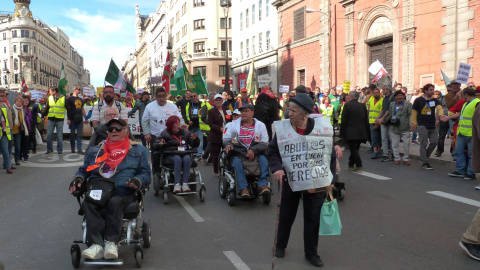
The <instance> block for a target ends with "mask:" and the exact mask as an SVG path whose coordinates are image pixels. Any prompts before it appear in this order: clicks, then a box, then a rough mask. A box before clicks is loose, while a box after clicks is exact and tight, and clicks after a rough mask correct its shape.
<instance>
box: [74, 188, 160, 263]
mask: <svg viewBox="0 0 480 270" xmlns="http://www.w3.org/2000/svg"><path fill="white" fill-rule="evenodd" d="M144 195H145V189H143V190H141V191H136V193H135V196H136V199H135V200H134V201H133V202H132V203H131V204H129V205H128V206H127V207H126V208H125V209H124V212H123V224H122V233H121V235H120V241H119V243H118V244H119V245H120V246H125V245H130V244H135V246H134V249H133V251H134V252H133V254H134V256H135V266H136V267H137V268H140V267H142V259H143V248H149V247H150V243H151V224H150V221H149V220H147V219H145V220H143V222H142V223H141V224H140V223H139V222H140V219H141V217H142V212H143V211H144V207H143V197H144ZM77 200H78V202H79V204H80V209H79V211H78V214H79V215H81V216H83V221H82V230H83V235H82V240H74V241H73V243H74V244H73V245H72V246H71V247H70V254H71V257H72V265H73V267H74V268H78V267H79V266H80V259H81V253H82V252H81V249H80V246H79V245H78V244H86V245H87V246H90V243H88V242H87V222H86V220H85V216H84V213H83V202H81V200H80V197H77ZM84 264H85V265H123V260H122V259H116V260H105V259H100V260H90V259H85V260H84Z"/></svg>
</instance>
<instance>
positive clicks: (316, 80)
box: [272, 0, 480, 92]
mask: <svg viewBox="0 0 480 270" xmlns="http://www.w3.org/2000/svg"><path fill="white" fill-rule="evenodd" d="M272 4H273V5H274V6H275V7H276V8H277V9H278V11H279V29H280V30H279V31H280V33H281V34H280V39H279V40H280V44H279V46H280V48H279V59H281V63H282V64H281V67H280V68H279V71H280V78H281V81H282V83H284V84H290V85H297V84H302V83H304V84H305V85H306V86H307V87H311V88H312V89H313V88H314V87H321V88H326V87H332V86H335V85H341V84H342V83H343V81H351V83H352V84H351V85H352V87H354V86H357V85H358V86H360V87H363V86H365V85H368V83H369V82H371V80H372V79H373V77H374V75H372V74H369V73H368V67H369V66H370V64H371V63H372V62H374V61H376V60H377V59H378V60H379V61H380V62H381V63H382V64H383V65H384V67H385V68H386V70H387V71H388V73H389V75H388V76H385V77H384V78H382V80H381V81H379V82H378V83H379V84H380V85H383V84H394V83H395V82H398V83H402V84H403V86H406V87H407V88H408V90H409V92H411V91H412V90H413V88H419V87H422V86H423V85H425V84H427V83H433V84H434V85H436V86H437V87H438V88H439V89H441V88H444V87H445V83H444V82H443V78H442V76H441V72H440V70H443V71H444V72H445V73H446V75H447V76H448V77H449V78H450V79H454V78H456V77H457V72H458V67H459V64H460V63H466V64H470V65H472V70H471V72H470V79H471V80H472V81H476V82H477V84H479V83H478V81H479V80H480V71H479V70H478V68H477V67H478V63H479V60H478V57H475V56H478V55H479V54H480V52H479V50H480V36H479V35H478V34H477V35H475V31H478V30H479V26H480V23H479V22H480V20H479V18H480V10H479V9H478V8H477V9H476V8H475V6H478V5H479V4H480V1H478V0H474V1H468V0H455V1H452V0H434V1H427V2H425V1H415V0H404V1H400V0H388V1H380V0H372V1H357V0H342V1H331V0H276V1H275V2H274V3H272Z"/></svg>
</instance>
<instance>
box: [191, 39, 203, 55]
mask: <svg viewBox="0 0 480 270" xmlns="http://www.w3.org/2000/svg"><path fill="white" fill-rule="evenodd" d="M193 50H194V52H196V53H199V52H205V41H202V42H195V43H193Z"/></svg>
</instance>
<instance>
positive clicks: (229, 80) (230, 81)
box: [222, 79, 233, 85]
mask: <svg viewBox="0 0 480 270" xmlns="http://www.w3.org/2000/svg"><path fill="white" fill-rule="evenodd" d="M222 84H225V79H223V80H222ZM228 84H230V85H232V84H233V80H232V79H228Z"/></svg>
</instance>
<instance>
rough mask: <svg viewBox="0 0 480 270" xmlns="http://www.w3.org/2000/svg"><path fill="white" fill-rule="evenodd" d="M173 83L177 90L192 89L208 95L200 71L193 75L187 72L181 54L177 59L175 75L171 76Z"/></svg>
mask: <svg viewBox="0 0 480 270" xmlns="http://www.w3.org/2000/svg"><path fill="white" fill-rule="evenodd" d="M173 83H174V84H175V86H177V92H181V90H187V89H188V90H192V92H195V93H197V94H206V95H208V91H207V88H206V87H205V82H204V81H203V78H202V74H201V73H200V71H198V72H197V74H195V75H191V74H190V72H188V69H187V67H186V66H185V62H183V59H182V55H181V54H180V57H179V59H178V63H177V69H176V71H175V77H174V78H173Z"/></svg>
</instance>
